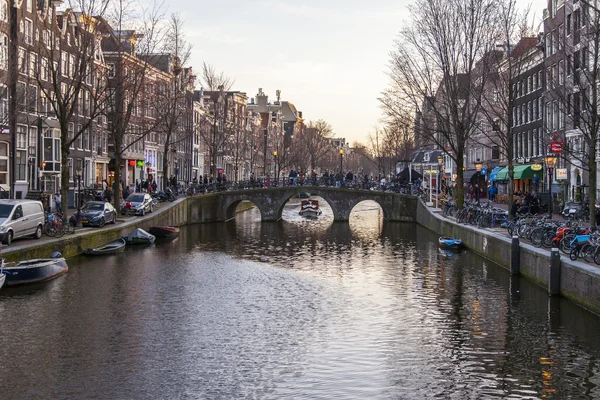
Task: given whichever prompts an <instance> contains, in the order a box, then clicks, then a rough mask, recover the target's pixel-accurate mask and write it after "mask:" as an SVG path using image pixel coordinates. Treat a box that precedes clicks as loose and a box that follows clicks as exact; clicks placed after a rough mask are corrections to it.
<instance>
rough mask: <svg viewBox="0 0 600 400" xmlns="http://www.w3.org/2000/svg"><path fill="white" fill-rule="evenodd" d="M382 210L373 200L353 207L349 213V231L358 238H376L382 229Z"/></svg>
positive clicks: (361, 202)
mask: <svg viewBox="0 0 600 400" xmlns="http://www.w3.org/2000/svg"><path fill="white" fill-rule="evenodd" d="M383 220H384V213H383V208H381V206H380V205H379V203H377V202H376V201H374V200H363V201H360V202H358V203H356V204H355V205H354V207H353V208H352V210H351V211H350V216H349V218H348V223H349V224H350V229H351V230H352V232H353V233H354V234H355V235H357V236H358V237H363V238H372V237H374V236H376V237H378V236H379V235H380V234H381V230H382V229H383Z"/></svg>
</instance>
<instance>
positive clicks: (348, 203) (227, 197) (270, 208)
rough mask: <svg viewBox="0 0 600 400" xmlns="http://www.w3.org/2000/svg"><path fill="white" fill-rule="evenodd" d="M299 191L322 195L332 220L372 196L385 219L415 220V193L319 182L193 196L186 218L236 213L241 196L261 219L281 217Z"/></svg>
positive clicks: (220, 218) (201, 219)
mask: <svg viewBox="0 0 600 400" xmlns="http://www.w3.org/2000/svg"><path fill="white" fill-rule="evenodd" d="M301 192H308V193H310V194H311V195H314V196H320V197H322V198H323V199H324V200H325V201H326V202H327V203H328V204H329V206H330V207H331V209H332V211H333V218H334V221H348V219H349V217H350V212H351V211H352V209H353V208H354V207H355V206H356V205H357V204H358V203H360V202H362V201H365V200H373V201H375V202H377V203H378V204H379V205H380V206H381V208H382V210H383V215H384V218H385V219H386V220H388V221H406V222H414V221H415V220H416V212H417V197H415V196H410V195H406V194H399V193H392V192H379V191H372V190H357V189H345V188H334V187H322V186H284V187H271V188H260V189H243V190H233V191H225V192H217V193H210V194H203V195H197V196H192V197H189V198H188V201H189V206H188V207H189V221H190V222H191V223H194V222H218V221H227V220H228V219H231V218H234V217H235V209H236V208H237V206H238V204H239V203H240V202H242V201H244V200H246V201H250V202H252V203H254V204H255V205H256V207H257V208H258V209H259V210H260V213H261V218H262V220H263V221H278V220H279V219H281V215H282V212H283V208H284V206H285V204H286V203H287V202H288V200H289V199H291V198H292V197H294V196H297V195H298V194H300V193H301Z"/></svg>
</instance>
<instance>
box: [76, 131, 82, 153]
mask: <svg viewBox="0 0 600 400" xmlns="http://www.w3.org/2000/svg"><path fill="white" fill-rule="evenodd" d="M81 129H82V127H81V125H77V134H78V136H77V140H75V141H76V142H77V146H76V147H77V148H78V149H79V150H83V137H82V136H83V135H82V134H81Z"/></svg>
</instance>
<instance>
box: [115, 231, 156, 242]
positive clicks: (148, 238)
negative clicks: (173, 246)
mask: <svg viewBox="0 0 600 400" xmlns="http://www.w3.org/2000/svg"><path fill="white" fill-rule="evenodd" d="M123 239H124V240H125V242H126V243H127V244H151V243H154V240H156V236H154V235H152V234H150V233H148V232H146V231H145V230H143V229H141V228H137V229H136V230H135V231H133V232H131V233H129V234H128V235H127V236H123Z"/></svg>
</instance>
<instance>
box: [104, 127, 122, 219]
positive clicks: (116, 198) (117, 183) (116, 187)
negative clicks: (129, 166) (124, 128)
mask: <svg viewBox="0 0 600 400" xmlns="http://www.w3.org/2000/svg"><path fill="white" fill-rule="evenodd" d="M117 136H120V138H122V137H123V135H117ZM120 138H117V140H116V141H115V144H114V145H115V149H120V148H121V143H122V140H120ZM122 156H123V155H122V154H121V152H120V151H117V150H115V180H114V182H113V184H112V186H113V187H112V188H111V187H110V185H109V186H108V187H107V190H112V192H113V206H114V207H115V210H117V213H118V214H119V215H121V159H122Z"/></svg>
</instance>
